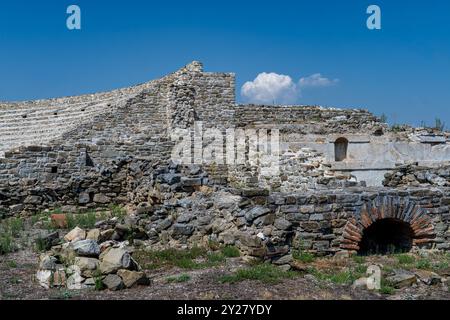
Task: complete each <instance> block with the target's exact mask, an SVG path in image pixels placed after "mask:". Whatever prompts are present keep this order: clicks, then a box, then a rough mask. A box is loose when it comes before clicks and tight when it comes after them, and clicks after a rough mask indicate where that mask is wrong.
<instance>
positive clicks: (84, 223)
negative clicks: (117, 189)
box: [31, 205, 126, 230]
mask: <svg viewBox="0 0 450 320" xmlns="http://www.w3.org/2000/svg"><path fill="white" fill-rule="evenodd" d="M58 213H59V214H60V213H63V212H62V211H61V209H54V210H51V211H48V212H40V213H38V214H36V215H34V216H33V217H32V218H31V223H32V224H33V225H34V224H36V223H37V222H38V221H42V222H43V226H44V228H45V229H47V230H54V229H55V226H54V225H53V223H52V221H51V218H50V216H51V215H52V214H58ZM125 216H126V211H125V209H123V208H122V207H121V206H119V205H110V206H109V211H103V212H95V211H94V210H91V211H88V212H78V213H68V214H66V219H67V229H73V228H75V227H77V226H78V227H80V228H84V229H92V228H94V227H95V224H96V223H97V222H98V221H101V220H107V219H111V218H117V219H119V220H121V219H123V218H124V217H125Z"/></svg>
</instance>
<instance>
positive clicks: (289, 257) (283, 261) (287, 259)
mask: <svg viewBox="0 0 450 320" xmlns="http://www.w3.org/2000/svg"><path fill="white" fill-rule="evenodd" d="M293 260H294V258H293V257H292V255H291V254H288V255H285V256H282V257H281V258H278V259H275V260H272V262H273V263H274V264H277V265H284V264H290V263H291V262H292V261H293Z"/></svg>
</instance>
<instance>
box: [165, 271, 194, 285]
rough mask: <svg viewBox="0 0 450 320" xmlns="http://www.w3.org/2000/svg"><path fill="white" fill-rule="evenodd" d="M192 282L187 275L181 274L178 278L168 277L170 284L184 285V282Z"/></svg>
mask: <svg viewBox="0 0 450 320" xmlns="http://www.w3.org/2000/svg"><path fill="white" fill-rule="evenodd" d="M189 280H191V277H190V276H189V275H187V274H185V273H184V274H180V275H178V276H173V277H168V278H167V279H166V281H167V282H168V283H182V282H188V281H189Z"/></svg>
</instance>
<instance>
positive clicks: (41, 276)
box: [36, 270, 53, 289]
mask: <svg viewBox="0 0 450 320" xmlns="http://www.w3.org/2000/svg"><path fill="white" fill-rule="evenodd" d="M36 280H37V281H38V282H39V285H40V286H41V287H43V288H45V289H50V287H51V286H52V281H53V271H51V270H38V272H37V273H36Z"/></svg>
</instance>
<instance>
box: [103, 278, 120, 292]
mask: <svg viewBox="0 0 450 320" xmlns="http://www.w3.org/2000/svg"><path fill="white" fill-rule="evenodd" d="M103 284H104V285H105V286H106V287H107V288H108V289H109V290H112V291H117V290H121V289H124V287H125V285H124V283H123V281H122V279H121V278H120V277H119V276H118V275H116V274H108V275H107V276H106V277H105V278H104V279H103Z"/></svg>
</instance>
